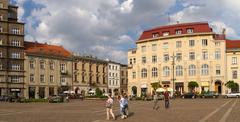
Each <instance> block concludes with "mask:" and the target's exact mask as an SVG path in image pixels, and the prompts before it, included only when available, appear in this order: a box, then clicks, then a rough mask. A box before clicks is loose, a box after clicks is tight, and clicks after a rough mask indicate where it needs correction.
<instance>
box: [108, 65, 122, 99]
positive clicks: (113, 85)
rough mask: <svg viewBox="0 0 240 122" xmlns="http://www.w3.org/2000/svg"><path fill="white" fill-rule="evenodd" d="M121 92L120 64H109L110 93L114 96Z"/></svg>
mask: <svg viewBox="0 0 240 122" xmlns="http://www.w3.org/2000/svg"><path fill="white" fill-rule="evenodd" d="M119 92H120V64H118V63H114V62H109V63H108V93H112V95H114V94H117V93H119Z"/></svg>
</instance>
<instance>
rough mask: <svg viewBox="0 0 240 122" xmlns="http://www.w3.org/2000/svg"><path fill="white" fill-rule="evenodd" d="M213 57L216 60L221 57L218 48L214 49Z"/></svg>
mask: <svg viewBox="0 0 240 122" xmlns="http://www.w3.org/2000/svg"><path fill="white" fill-rule="evenodd" d="M215 59H216V60H218V59H221V52H220V50H216V51H215Z"/></svg>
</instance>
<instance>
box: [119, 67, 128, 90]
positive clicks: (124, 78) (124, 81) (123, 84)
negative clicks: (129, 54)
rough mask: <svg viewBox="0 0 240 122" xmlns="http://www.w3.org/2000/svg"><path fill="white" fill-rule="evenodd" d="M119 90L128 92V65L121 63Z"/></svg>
mask: <svg viewBox="0 0 240 122" xmlns="http://www.w3.org/2000/svg"><path fill="white" fill-rule="evenodd" d="M120 79H121V81H120V92H121V94H122V93H128V92H127V91H128V66H127V65H123V64H121V76H120Z"/></svg>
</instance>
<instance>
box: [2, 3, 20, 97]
mask: <svg viewBox="0 0 240 122" xmlns="http://www.w3.org/2000/svg"><path fill="white" fill-rule="evenodd" d="M17 9H18V7H17V6H14V5H10V4H9V1H8V0H0V95H6V94H7V95H9V94H11V95H14V96H21V95H22V93H23V90H24V23H21V22H18V18H17V16H18V15H17V14H18V13H17Z"/></svg>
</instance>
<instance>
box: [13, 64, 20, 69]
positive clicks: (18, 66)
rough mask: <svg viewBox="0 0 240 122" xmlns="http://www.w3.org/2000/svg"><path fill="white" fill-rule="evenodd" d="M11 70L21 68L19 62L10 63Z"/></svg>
mask: <svg viewBox="0 0 240 122" xmlns="http://www.w3.org/2000/svg"><path fill="white" fill-rule="evenodd" d="M12 70H21V66H20V65H19V64H12Z"/></svg>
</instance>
